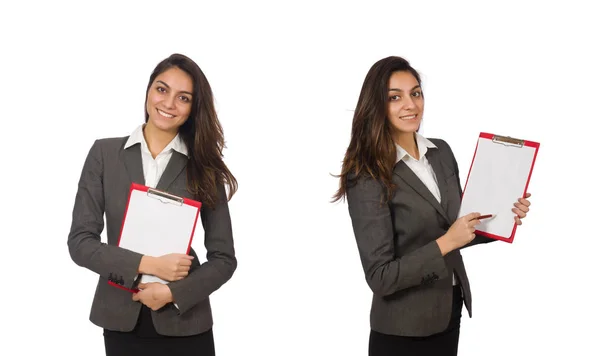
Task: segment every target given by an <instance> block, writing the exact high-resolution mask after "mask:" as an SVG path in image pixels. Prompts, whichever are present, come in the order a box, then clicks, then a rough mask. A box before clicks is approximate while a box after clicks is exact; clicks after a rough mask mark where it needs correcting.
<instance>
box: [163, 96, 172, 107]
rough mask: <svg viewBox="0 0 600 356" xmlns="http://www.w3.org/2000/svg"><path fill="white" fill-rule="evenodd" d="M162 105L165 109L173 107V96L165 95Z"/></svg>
mask: <svg viewBox="0 0 600 356" xmlns="http://www.w3.org/2000/svg"><path fill="white" fill-rule="evenodd" d="M163 105H164V106H165V108H167V109H173V108H174V107H175V96H173V95H168V96H166V97H165V100H164V101H163Z"/></svg>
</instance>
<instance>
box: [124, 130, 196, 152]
mask: <svg viewBox="0 0 600 356" xmlns="http://www.w3.org/2000/svg"><path fill="white" fill-rule="evenodd" d="M144 126H145V124H143V125H140V126H138V127H137V128H136V129H135V130H134V131H133V132H132V133H131V135H130V136H129V138H128V139H127V142H125V149H128V148H129V147H131V146H133V145H135V144H137V143H139V144H141V146H142V149H143V150H145V151H146V150H148V144H147V143H146V139H145V138H144ZM171 149H172V150H174V151H177V152H179V153H181V154H184V155H186V156H188V150H187V146H186V145H185V142H183V139H182V138H181V136H180V135H179V134H177V135H176V136H175V137H174V138H173V139H172V140H171V142H169V144H168V145H167V147H165V149H164V150H163V151H162V152H168V151H169V150H171ZM162 152H161V153H162Z"/></svg>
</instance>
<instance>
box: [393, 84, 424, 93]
mask: <svg viewBox="0 0 600 356" xmlns="http://www.w3.org/2000/svg"><path fill="white" fill-rule="evenodd" d="M417 88H421V86H420V85H419V84H417V85H415V86H414V87H413V88H412V89H411V90H410V91H413V90H415V89H417ZM388 91H399V92H401V91H402V89H398V88H390V89H389V90H388Z"/></svg>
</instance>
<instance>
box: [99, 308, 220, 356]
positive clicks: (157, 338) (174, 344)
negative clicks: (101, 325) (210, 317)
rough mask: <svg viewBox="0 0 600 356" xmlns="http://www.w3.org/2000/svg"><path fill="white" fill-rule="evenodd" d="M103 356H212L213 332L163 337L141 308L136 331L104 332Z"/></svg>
mask: <svg viewBox="0 0 600 356" xmlns="http://www.w3.org/2000/svg"><path fill="white" fill-rule="evenodd" d="M104 347H105V349H106V356H125V355H127V356H131V355H144V356H152V355H160V356H165V355H186V356H214V355H215V343H214V339H213V334H212V329H210V330H208V331H206V332H203V333H202V334H198V335H192V336H164V335H160V334H158V333H157V332H156V329H155V328H154V324H153V323H152V315H151V311H150V309H149V308H148V307H146V306H145V305H144V306H142V310H141V312H140V316H139V318H138V322H137V324H136V326H135V328H134V329H133V330H132V331H130V332H119V331H111V330H106V329H104Z"/></svg>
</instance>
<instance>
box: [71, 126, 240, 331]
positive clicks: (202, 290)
mask: <svg viewBox="0 0 600 356" xmlns="http://www.w3.org/2000/svg"><path fill="white" fill-rule="evenodd" d="M127 138H128V137H122V138H110V139H102V140H97V141H96V142H95V143H94V145H93V146H92V148H91V149H90V151H89V154H88V156H87V159H86V160H85V164H84V166H83V171H82V173H81V178H80V180H79V188H78V190H77V195H76V197H75V207H74V208H73V222H72V225H71V231H70V233H69V237H68V246H69V252H70V254H71V258H72V259H73V261H74V262H75V263H76V264H78V265H79V266H82V267H85V268H87V269H89V270H91V271H94V272H96V273H98V275H99V277H98V285H97V287H96V293H95V296H94V300H93V303H92V308H91V313H90V320H91V321H92V322H93V323H94V324H96V325H98V326H100V327H103V328H106V329H109V330H116V331H131V330H132V329H133V328H134V327H135V325H136V322H137V319H138V315H139V312H140V309H141V306H142V304H141V303H139V302H134V301H132V300H131V293H130V292H128V291H125V290H123V289H120V288H117V287H115V286H113V285H110V284H109V283H108V281H109V280H111V281H113V282H116V283H118V284H120V285H122V286H123V287H126V288H132V287H133V286H134V282H135V279H136V277H137V275H138V267H139V264H140V260H141V258H142V255H141V254H139V253H136V252H133V251H129V250H126V249H123V248H120V247H117V246H116V245H117V242H118V240H119V234H120V229H121V226H122V223H123V217H124V213H125V206H126V204H127V198H128V195H129V189H130V185H131V183H132V182H135V183H139V184H144V173H143V168H142V158H141V151H140V144H137V145H134V146H131V147H129V148H127V149H124V146H125V143H126V142H127ZM187 160H188V158H187V156H185V155H183V154H180V153H178V152H173V155H172V156H171V159H170V161H169V163H168V165H167V167H166V169H165V171H164V173H163V175H162V176H161V178H160V181H159V182H158V185H157V187H156V188H157V189H159V190H163V191H167V192H169V193H172V194H175V195H178V196H183V197H188V198H192V196H190V194H189V193H188V191H187V189H186V177H187V174H186V169H185V168H186V164H187ZM200 216H201V220H202V225H203V227H204V233H205V239H204V245H205V247H206V250H207V256H206V258H207V262H205V263H203V264H200V263H199V262H198V256H197V255H196V252H194V250H193V249H191V251H190V254H191V255H193V256H195V257H196V258H195V259H194V260H193V264H192V267H191V269H190V273H189V275H188V276H187V277H186V278H184V279H183V280H180V281H176V282H171V283H170V284H169V287H170V288H171V292H172V294H173V299H174V300H175V302H176V303H177V305H178V307H179V309H178V308H177V307H175V306H174V305H173V304H172V303H169V304H167V305H165V306H164V307H163V308H161V309H160V310H158V311H156V312H154V311H153V312H152V320H153V322H154V326H155V328H156V330H157V332H158V333H160V334H163V335H169V336H187V335H194V334H198V333H202V332H204V331H207V330H208V329H210V328H211V327H212V324H213V320H212V313H211V307H210V301H209V295H210V294H211V293H212V292H214V291H216V290H217V289H219V287H221V286H222V285H223V284H224V283H225V282H227V281H228V280H229V279H230V278H231V276H232V275H233V272H234V271H235V269H236V267H237V260H236V258H235V253H234V246H233V237H232V229H231V221H230V217H229V208H228V206H227V199H226V193H225V189H224V187H223V186H222V185H221V186H220V187H219V202H218V204H217V205H216V206H215V207H214V208H212V209H211V208H208V207H206V206H202V208H201V209H200ZM105 217H106V228H107V238H108V244H105V243H102V242H101V240H100V233H101V232H102V230H103V228H104V218H105Z"/></svg>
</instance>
